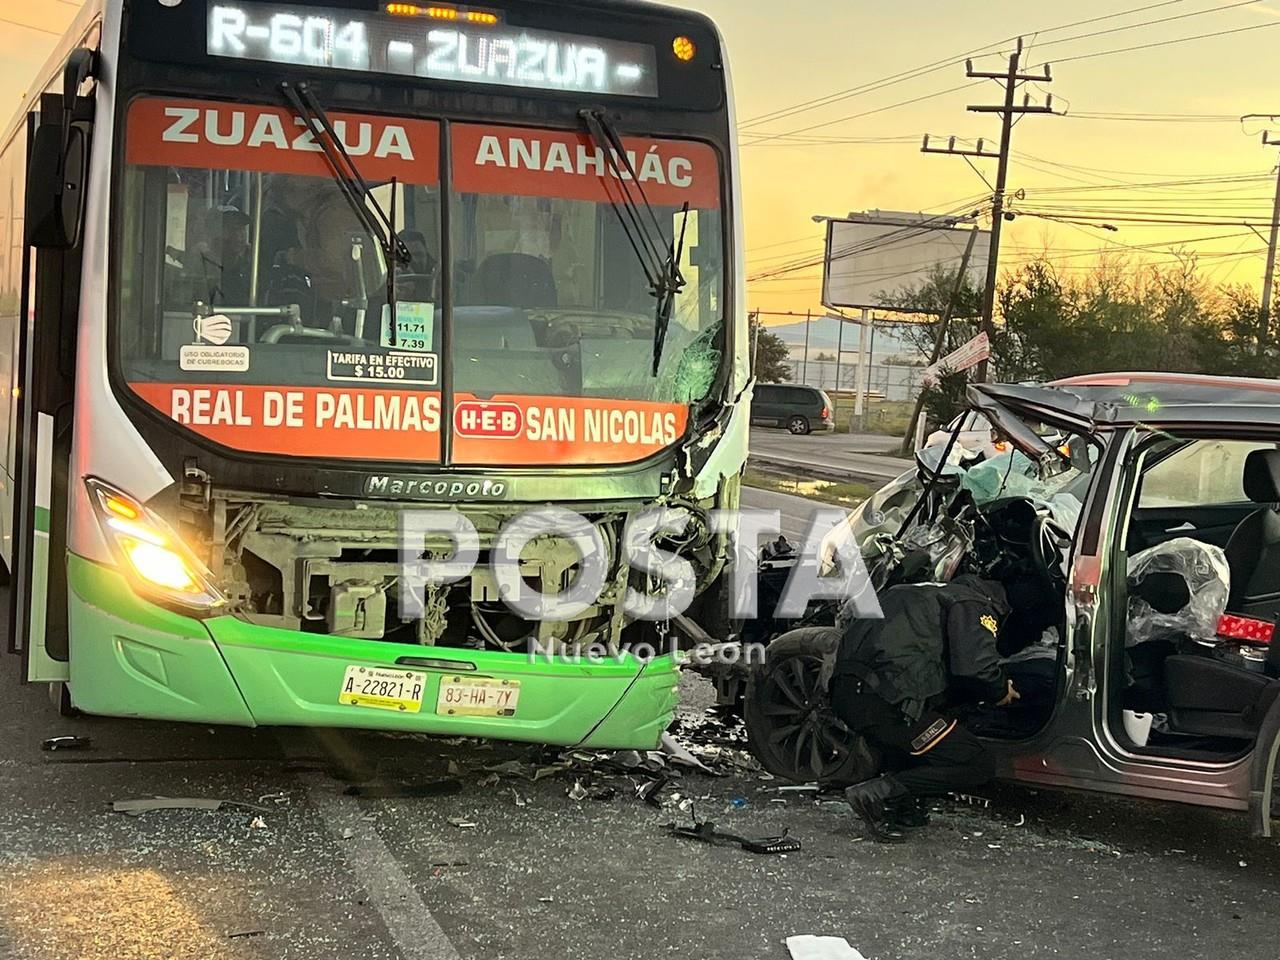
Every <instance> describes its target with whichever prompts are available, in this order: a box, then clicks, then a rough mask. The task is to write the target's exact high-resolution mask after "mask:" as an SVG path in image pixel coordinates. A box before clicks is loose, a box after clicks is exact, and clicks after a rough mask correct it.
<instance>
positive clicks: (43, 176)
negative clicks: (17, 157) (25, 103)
mask: <svg viewBox="0 0 1280 960" xmlns="http://www.w3.org/2000/svg"><path fill="white" fill-rule="evenodd" d="M64 141H65V146H64ZM88 161H89V137H88V126H87V125H86V124H82V123H72V124H71V128H70V130H68V131H67V132H66V133H65V135H64V132H63V128H62V125H61V124H57V123H42V124H40V125H39V126H38V127H36V130H35V135H34V136H33V137H32V141H31V153H30V156H29V159H28V166H27V170H28V173H27V243H28V244H30V245H31V246H33V247H36V248H37V249H42V250H69V249H71V248H72V247H74V246H76V244H78V243H79V242H80V229H81V226H82V225H83V222H84V195H85V176H86V174H87V173H88V172H89V162H88Z"/></svg>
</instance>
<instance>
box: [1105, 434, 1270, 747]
mask: <svg viewBox="0 0 1280 960" xmlns="http://www.w3.org/2000/svg"><path fill="white" fill-rule="evenodd" d="M1134 463H1135V466H1136V469H1137V471H1138V477H1137V489H1136V491H1135V495H1134V499H1133V505H1132V508H1131V511H1130V515H1129V521H1128V526H1127V529H1126V537H1125V539H1124V542H1123V543H1122V544H1121V549H1122V552H1123V556H1124V558H1125V560H1126V562H1127V570H1128V573H1129V576H1128V578H1127V588H1128V598H1127V601H1126V603H1124V604H1118V605H1117V606H1118V615H1123V616H1124V617H1125V627H1124V636H1125V643H1124V644H1123V645H1121V644H1116V645H1114V649H1113V661H1112V667H1113V669H1114V670H1115V671H1116V675H1117V676H1119V677H1120V678H1121V682H1120V683H1117V684H1113V685H1112V686H1111V689H1112V691H1113V693H1114V696H1113V697H1112V702H1111V721H1112V723H1111V726H1112V729H1113V731H1114V732H1116V733H1118V734H1122V735H1123V738H1124V739H1125V740H1127V741H1128V742H1129V745H1130V746H1131V747H1132V748H1133V749H1134V750H1135V751H1138V752H1143V753H1150V754H1154V755H1159V756H1171V757H1184V758H1193V759H1204V760H1215V759H1219V760H1228V759H1232V758H1235V757H1238V756H1241V755H1243V754H1245V753H1247V752H1248V751H1249V750H1250V749H1251V748H1252V746H1253V742H1254V739H1255V738H1256V736H1257V732H1258V728H1259V726H1260V725H1261V723H1262V720H1263V718H1264V717H1265V716H1266V714H1267V711H1268V710H1269V709H1270V707H1271V705H1272V704H1273V703H1274V702H1275V700H1276V698H1277V696H1278V695H1280V644H1277V645H1275V646H1273V645H1272V643H1271V638H1272V634H1273V632H1274V628H1275V624H1276V621H1277V619H1280V449H1277V445H1276V444H1275V443H1273V442H1260V441H1246V440H1237V439H1214V438H1175V437H1171V436H1168V435H1163V436H1159V437H1155V438H1153V439H1152V440H1151V441H1150V442H1149V443H1148V444H1146V445H1145V446H1144V447H1142V448H1140V449H1139V450H1138V451H1136V454H1135V461H1134ZM1171 575H1173V576H1177V577H1179V578H1181V579H1182V580H1183V581H1184V583H1183V584H1182V585H1180V586H1175V587H1172V588H1171V587H1170V586H1169V584H1168V582H1167V578H1168V577H1169V576H1171ZM1157 576H1158V577H1161V578H1165V582H1163V583H1154V584H1153V583H1149V582H1147V581H1149V580H1151V579H1152V578H1153V577H1157ZM1171 590H1172V591H1173V592H1175V593H1181V596H1184V597H1185V598H1186V601H1185V603H1182V604H1181V605H1179V606H1178V607H1177V608H1176V609H1174V610H1173V611H1171V612H1169V613H1161V612H1159V611H1158V610H1157V608H1156V607H1157V605H1158V604H1159V603H1160V598H1159V596H1160V594H1162V593H1163V594H1165V595H1166V596H1165V600H1166V601H1167V600H1168V596H1167V595H1168V594H1169V593H1170V591H1171ZM1166 605H1169V606H1172V604H1167V603H1166Z"/></svg>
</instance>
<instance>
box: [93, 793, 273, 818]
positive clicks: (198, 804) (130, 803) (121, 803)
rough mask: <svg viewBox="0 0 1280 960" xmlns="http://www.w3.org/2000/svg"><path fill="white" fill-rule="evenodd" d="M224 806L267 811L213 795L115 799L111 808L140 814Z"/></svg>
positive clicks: (263, 808) (120, 811)
mask: <svg viewBox="0 0 1280 960" xmlns="http://www.w3.org/2000/svg"><path fill="white" fill-rule="evenodd" d="M223 807H240V808H243V809H245V810H257V811H260V812H262V813H267V812H268V810H267V808H266V807H261V806H258V805H257V804H255V803H245V802H244V801H241V800H221V799H217V798H213V797H142V798H140V799H137V800H113V801H111V809H112V810H114V811H115V812H116V813H127V814H129V815H130V816H135V817H136V816H138V815H139V814H142V813H148V812H150V811H152V810H220V809H221V808H223Z"/></svg>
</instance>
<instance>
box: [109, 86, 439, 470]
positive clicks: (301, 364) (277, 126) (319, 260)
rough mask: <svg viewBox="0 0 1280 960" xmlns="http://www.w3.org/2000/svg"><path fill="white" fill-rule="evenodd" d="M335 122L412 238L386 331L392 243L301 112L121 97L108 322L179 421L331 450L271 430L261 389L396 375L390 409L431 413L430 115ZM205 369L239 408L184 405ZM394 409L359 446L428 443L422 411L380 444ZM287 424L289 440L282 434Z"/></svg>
mask: <svg viewBox="0 0 1280 960" xmlns="http://www.w3.org/2000/svg"><path fill="white" fill-rule="evenodd" d="M333 122H334V127H335V130H336V131H337V133H338V135H339V137H340V138H341V139H342V140H343V142H344V145H345V146H346V147H347V150H348V152H349V153H350V154H351V155H352V156H353V158H354V159H355V162H356V164H357V166H358V167H359V169H360V171H361V174H362V175H363V176H364V178H365V179H366V180H367V181H368V183H369V184H370V187H371V192H372V193H373V194H374V197H375V199H377V200H378V201H380V202H381V203H382V205H383V208H384V209H386V210H391V209H392V207H393V204H392V195H393V194H394V198H395V202H394V218H395V225H396V229H397V231H399V232H400V233H401V239H402V240H403V241H404V243H405V245H406V247H407V248H408V250H409V254H410V263H409V264H408V265H407V266H406V265H401V266H399V267H398V270H397V277H396V282H395V294H396V298H397V311H396V312H397V317H396V320H395V329H392V318H391V316H390V311H389V309H387V304H388V285H387V281H388V272H389V271H388V264H387V257H386V256H385V254H384V251H383V250H382V248H381V246H380V244H379V242H378V239H377V238H376V237H374V236H371V235H370V233H369V231H368V230H367V229H366V228H365V227H364V226H363V225H362V223H361V220H360V218H359V217H358V216H357V214H356V212H355V211H354V210H353V209H352V207H351V204H350V202H349V200H348V198H347V197H346V196H345V195H344V194H343V192H342V190H341V189H340V188H339V186H338V185H337V184H336V183H335V182H334V180H333V178H332V176H331V173H330V169H329V167H328V164H327V161H326V160H325V157H324V154H323V153H321V152H319V151H318V149H315V148H314V147H315V145H314V143H312V144H311V147H312V149H305V144H302V143H301V141H302V140H303V137H302V135H301V132H300V127H301V125H302V121H301V120H298V119H297V118H295V117H294V116H293V115H292V114H290V113H289V112H288V111H286V110H284V109H282V108H275V107H255V106H245V105H237V104H227V103H216V102H212V101H209V102H206V101H168V100H160V99H151V98H144V99H141V100H137V101H135V102H134V103H133V104H132V105H131V107H130V110H129V119H128V130H127V137H126V161H127V164H126V167H125V171H124V178H123V199H124V202H123V203H122V204H121V207H120V214H121V216H120V218H119V223H120V227H119V229H120V230H121V232H122V244H121V249H122V251H123V255H122V257H121V261H120V273H121V283H120V307H121V309H120V313H119V319H118V324H117V343H118V348H119V350H120V359H121V362H122V366H123V369H124V374H125V379H126V380H128V381H129V383H130V385H131V387H132V389H133V390H134V392H135V393H137V394H138V395H139V396H141V397H142V398H143V399H144V400H146V401H147V402H149V403H151V404H152V405H153V406H157V407H158V408H160V409H161V410H163V411H165V412H166V413H167V414H170V415H171V416H174V418H175V419H178V420H179V422H183V423H187V424H188V425H191V426H193V427H200V426H205V427H209V428H214V427H219V426H236V427H240V428H249V427H252V428H253V429H252V430H250V429H239V430H238V431H237V432H236V435H235V437H234V438H231V437H230V436H229V435H228V436H220V437H219V439H221V440H222V441H223V442H228V443H231V445H233V446H236V447H238V448H240V449H251V450H263V451H271V452H291V453H296V454H304V453H305V454H309V455H328V454H331V453H334V454H336V453H338V452H339V451H338V450H337V449H333V450H330V449H329V447H330V446H332V445H333V440H332V437H331V436H325V437H322V436H321V435H320V434H318V433H317V434H315V435H314V436H312V437H311V438H309V439H308V438H305V437H303V435H302V434H301V433H300V432H299V431H288V430H284V431H282V430H280V429H268V428H269V427H272V426H274V427H276V428H279V427H281V426H282V425H284V424H282V423H281V422H279V420H280V418H279V417H278V416H275V415H274V414H278V413H279V409H278V408H276V409H274V410H273V409H272V408H271V407H270V406H269V405H270V404H271V403H273V402H275V400H274V399H273V397H268V396H266V394H265V392H264V391H266V392H272V393H273V394H274V393H278V391H270V390H268V389H267V388H275V387H289V386H300V387H308V388H313V389H315V388H328V389H335V388H338V387H341V388H342V389H343V390H346V391H348V392H350V391H352V390H377V391H387V390H390V389H395V390H396V391H405V390H409V391H413V392H414V396H412V397H409V398H405V397H397V398H396V400H395V402H394V405H395V409H396V410H397V411H404V410H405V409H408V408H409V407H410V406H411V407H412V408H413V409H414V411H415V415H414V422H418V423H422V422H423V420H424V418H423V417H422V416H419V415H418V414H419V413H420V412H421V411H422V410H425V409H426V408H427V407H430V410H429V411H428V413H429V415H430V417H431V418H432V419H431V423H432V425H434V422H435V418H437V417H438V410H439V393H438V388H439V367H438V361H437V356H436V351H437V350H438V331H437V326H438V322H439V313H440V309H439V308H440V304H439V302H438V284H437V275H438V270H439V263H440V226H439V224H440V209H439V188H438V164H437V161H436V156H437V153H438V150H439V126H438V125H437V124H436V123H435V122H433V121H426V120H410V119H397V118H387V117H377V118H374V117H363V116H360V115H349V114H346V115H344V114H335V115H334V116H333ZM393 179H394V186H393V183H392V181H393ZM200 384H222V385H236V389H234V390H232V389H230V387H228V388H227V389H226V390H223V391H221V393H222V394H227V395H228V399H227V400H226V405H227V406H226V409H229V410H235V411H237V413H236V415H235V416H234V417H233V416H231V415H230V414H227V415H226V416H225V417H224V420H225V422H224V423H213V422H209V423H201V422H198V419H192V418H191V417H187V416H186V411H187V410H188V408H187V407H186V406H183V405H184V404H186V402H187V401H186V398H187V397H188V396H191V385H200ZM249 385H252V387H250V386H249ZM193 402H194V401H193ZM374 402H375V401H374V400H373V399H370V400H369V408H370V409H371V410H372V409H373V404H374ZM390 402H391V401H389V400H388V401H387V403H390ZM384 406H386V404H384ZM190 409H191V410H192V411H193V412H194V411H195V408H194V407H192V408H190ZM240 411H244V412H243V413H241V412H240ZM254 411H256V414H257V415H256V416H255V413H254ZM204 419H206V420H209V419H210V417H205V418H204ZM310 419H311V420H312V421H313V422H314V420H315V419H316V418H314V417H312V418H310ZM357 419H359V422H360V423H361V424H363V423H364V419H360V418H357ZM270 421H274V422H270ZM370 423H371V424H372V421H370ZM379 423H381V421H379ZM398 425H399V421H397V423H396V424H390V423H388V424H383V426H384V427H386V428H387V429H375V427H374V426H372V425H371V426H369V428H368V429H367V430H364V429H363V428H362V436H363V437H364V438H365V439H366V440H367V441H368V443H369V449H368V451H367V453H366V455H367V456H368V457H369V458H371V459H414V460H419V459H427V460H429V459H432V458H434V457H436V456H438V452H439V435H438V431H437V430H435V429H434V426H432V427H431V428H427V426H426V425H424V426H423V427H422V431H421V432H422V433H423V434H424V436H422V437H421V438H420V439H419V440H418V441H414V442H411V439H410V438H409V437H408V435H405V434H400V436H399V437H398V439H395V440H394V442H393V440H392V438H390V437H389V435H388V431H389V430H390V429H391V427H394V426H398ZM204 432H205V433H206V435H211V434H210V432H209V431H208V430H206V431H204ZM289 439H293V440H294V441H296V443H297V448H296V449H292V450H290V449H287V448H285V447H282V446H281V443H282V442H284V441H287V440H289ZM233 440H234V442H232V441H233ZM246 444H247V446H246Z"/></svg>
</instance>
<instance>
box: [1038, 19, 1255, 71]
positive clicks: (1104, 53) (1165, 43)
mask: <svg viewBox="0 0 1280 960" xmlns="http://www.w3.org/2000/svg"><path fill="white" fill-rule="evenodd" d="M1223 9H1226V8H1225V7H1224V8H1223ZM1270 27H1280V20H1274V21H1272V22H1270V23H1255V24H1254V25H1253V26H1250V27H1236V28H1235V29H1233V30H1217V31H1215V32H1213V33H1197V34H1195V35H1193V36H1190V37H1177V38H1176V39H1173V40H1158V41H1156V42H1155V43H1141V44H1138V45H1137V46H1133V47H1117V48H1116V49H1114V50H1098V51H1095V52H1094V53H1082V54H1079V55H1078V56H1074V57H1056V58H1054V61H1053V62H1054V63H1055V64H1063V63H1075V62H1076V61H1078V60H1093V59H1095V58H1097V57H1110V56H1112V55H1114V54H1117V53H1133V52H1134V51H1136V50H1153V49H1155V48H1156V47H1172V46H1174V45H1176V44H1179V43H1190V42H1191V41H1192V40H1208V39H1211V38H1213V37H1227V36H1231V35H1232V34H1236V33H1248V32H1249V31H1250V30H1266V29H1268V28H1270ZM1037 66H1044V64H1037Z"/></svg>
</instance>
